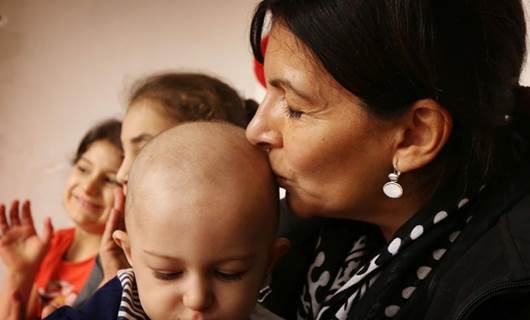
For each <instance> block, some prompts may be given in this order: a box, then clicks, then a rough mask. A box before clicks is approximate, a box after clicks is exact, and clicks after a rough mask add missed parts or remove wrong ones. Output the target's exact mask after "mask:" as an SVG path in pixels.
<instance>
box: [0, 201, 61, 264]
mask: <svg viewBox="0 0 530 320" xmlns="http://www.w3.org/2000/svg"><path fill="white" fill-rule="evenodd" d="M9 220H10V221H9V222H8V221H7V217H6V210H5V206H4V205H3V204H0V257H1V258H2V260H3V262H4V264H5V265H6V267H7V268H8V270H10V271H15V272H36V271H37V269H38V267H39V265H40V263H41V262H42V260H43V259H44V256H45V255H46V251H47V250H48V248H49V245H50V241H51V237H52V234H53V227H52V225H51V221H50V219H49V218H47V219H46V220H45V222H44V232H43V235H42V236H41V237H39V236H38V235H37V231H36V230H35V225H34V224H33V218H32V216H31V208H30V203H29V201H25V202H24V203H23V205H22V214H19V203H18V201H14V202H13V204H12V205H11V209H10V211H9Z"/></svg>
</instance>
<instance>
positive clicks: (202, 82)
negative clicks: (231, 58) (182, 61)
mask: <svg viewBox="0 0 530 320" xmlns="http://www.w3.org/2000/svg"><path fill="white" fill-rule="evenodd" d="M142 99H148V100H153V101H155V102H157V103H159V104H160V105H161V106H162V107H163V108H164V109H165V111H166V112H167V113H168V114H169V115H170V116H172V117H174V118H175V119H178V120H179V121H197V120H225V121H228V122H230V123H233V124H235V125H237V126H240V127H245V126H246V125H247V123H248V121H249V120H250V118H251V117H252V116H253V113H252V112H251V110H248V109H252V106H254V105H255V104H256V103H255V102H253V101H252V100H243V99H241V97H240V96H239V94H238V93H237V92H236V90H234V89H233V88H232V87H230V86H229V85H228V84H226V83H224V82H222V81H221V80H219V79H216V78H214V77H211V76H208V75H205V74H200V73H161V74H155V75H152V76H149V77H147V78H145V79H141V80H140V81H138V82H137V83H136V84H135V85H134V86H133V89H132V92H131V95H130V97H129V106H131V105H132V104H133V103H135V102H137V101H140V100H142Z"/></svg>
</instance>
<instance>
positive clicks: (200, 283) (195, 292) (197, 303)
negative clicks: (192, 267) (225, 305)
mask: <svg viewBox="0 0 530 320" xmlns="http://www.w3.org/2000/svg"><path fill="white" fill-rule="evenodd" d="M213 301H214V298H213V294H212V292H211V288H210V286H209V284H208V281H206V280H205V279H201V277H199V276H191V278H190V279H188V283H187V286H186V292H185V293H184V295H183V297H182V304H183V305H184V306H185V307H186V308H188V309H191V310H194V311H205V310H207V309H209V308H210V307H211V306H212V304H213Z"/></svg>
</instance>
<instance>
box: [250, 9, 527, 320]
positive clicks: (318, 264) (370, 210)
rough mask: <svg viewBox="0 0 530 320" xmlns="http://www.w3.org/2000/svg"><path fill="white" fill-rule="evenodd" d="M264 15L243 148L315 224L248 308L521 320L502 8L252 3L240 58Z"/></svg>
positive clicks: (522, 279)
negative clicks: (260, 303) (260, 156)
mask: <svg viewBox="0 0 530 320" xmlns="http://www.w3.org/2000/svg"><path fill="white" fill-rule="evenodd" d="M268 13H270V14H271V16H272V24H271V30H270V36H269V40H268V47H267V53H266V54H265V57H264V67H265V78H266V80H267V95H266V97H265V99H264V101H263V102H262V103H261V105H260V106H259V108H258V110H257V113H256V115H255V117H254V119H253V120H252V121H251V123H250V124H249V126H248V127H247V137H248V139H249V140H250V141H251V142H252V143H253V144H255V145H258V146H261V147H262V148H263V149H264V150H265V151H266V152H267V153H268V155H269V159H270V163H271V167H272V168H273V170H274V173H275V175H276V177H277V181H278V183H279V184H280V185H281V186H282V187H284V188H285V189H286V190H287V194H288V196H287V202H288V205H289V207H290V209H291V210H292V211H293V212H294V213H296V214H297V215H299V216H303V217H310V216H319V217H324V218H333V219H327V220H325V221H324V222H323V223H322V226H321V227H320V229H319V230H318V232H316V233H315V234H312V235H311V236H307V235H306V237H305V238H304V239H303V241H298V242H297V243H296V245H295V246H294V247H293V249H292V250H291V252H290V253H289V254H288V255H287V256H286V257H285V261H287V262H285V261H284V262H283V263H280V264H279V265H278V267H277V268H276V270H275V271H274V273H273V276H272V283H271V285H270V290H269V291H268V292H267V295H266V296H264V304H265V305H266V306H268V307H269V308H270V309H271V310H272V311H275V312H276V313H278V314H279V315H281V316H283V317H285V318H287V319H294V318H296V317H298V319H326V320H327V319H430V320H432V319H483V318H488V319H528V317H529V316H530V307H529V306H528V301H530V271H529V270H530V268H529V267H530V245H529V243H530V237H529V235H528V232H527V230H528V227H529V226H530V215H529V214H528V212H529V211H530V193H529V190H530V184H529V181H530V172H529V171H530V170H529V168H528V163H530V162H529V160H530V157H529V150H530V144H529V142H530V141H529V139H530V134H529V133H530V132H529V131H530V130H529V126H528V123H530V117H529V116H528V114H529V110H530V105H529V104H528V102H527V103H523V99H522V97H523V96H524V95H525V94H524V90H523V89H522V88H519V86H518V79H519V75H520V72H521V66H522V62H523V59H524V55H525V30H526V29H525V21H524V14H523V9H522V5H521V2H520V0H506V1H494V0H478V1H457V0H450V1H444V2H443V4H441V3H440V4H439V3H438V1H433V0H396V1H380V0H375V1H359V0H348V1H344V0H316V1H310V2H307V1H306V2H300V1H298V2H296V1H286V0H265V1H262V2H261V3H260V4H259V5H258V7H257V10H256V14H255V16H254V19H253V23H252V29H251V42H252V46H253V51H254V54H255V56H256V58H257V59H258V60H263V57H262V54H261V52H262V50H261V48H260V45H261V41H262V37H261V36H262V32H263V26H264V20H265V16H266V15H267V14H268ZM295 240H296V239H295ZM293 257H294V258H293Z"/></svg>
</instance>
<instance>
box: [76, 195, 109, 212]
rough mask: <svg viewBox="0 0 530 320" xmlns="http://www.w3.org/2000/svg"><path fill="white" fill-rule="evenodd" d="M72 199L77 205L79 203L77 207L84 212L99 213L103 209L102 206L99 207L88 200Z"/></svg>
mask: <svg viewBox="0 0 530 320" xmlns="http://www.w3.org/2000/svg"><path fill="white" fill-rule="evenodd" d="M74 198H75V199H76V200H77V203H79V206H80V207H81V208H83V209H85V210H88V211H99V210H101V209H102V208H103V206H102V205H99V204H96V203H94V202H92V201H90V200H87V199H84V198H83V197H79V196H74Z"/></svg>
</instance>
